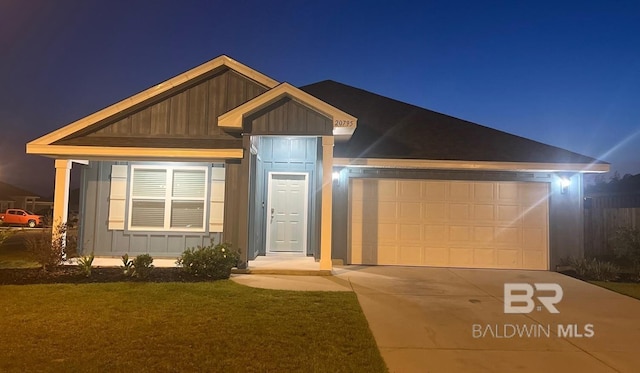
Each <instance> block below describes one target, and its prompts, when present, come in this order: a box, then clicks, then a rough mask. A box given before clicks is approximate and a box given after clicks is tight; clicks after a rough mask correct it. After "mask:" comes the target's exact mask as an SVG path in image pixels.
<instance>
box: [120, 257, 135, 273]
mask: <svg viewBox="0 0 640 373" xmlns="http://www.w3.org/2000/svg"><path fill="white" fill-rule="evenodd" d="M120 268H122V273H124V275H125V276H132V275H133V260H131V259H129V254H124V255H123V256H122V265H121V266H120Z"/></svg>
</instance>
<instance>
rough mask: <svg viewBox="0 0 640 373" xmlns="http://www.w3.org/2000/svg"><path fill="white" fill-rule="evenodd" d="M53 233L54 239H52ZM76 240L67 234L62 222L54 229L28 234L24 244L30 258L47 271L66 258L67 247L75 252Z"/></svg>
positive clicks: (65, 225)
mask: <svg viewBox="0 0 640 373" xmlns="http://www.w3.org/2000/svg"><path fill="white" fill-rule="evenodd" d="M54 233H55V237H56V239H55V240H53V235H54ZM65 237H66V238H67V239H66V244H65ZM76 242H77V240H76V238H75V236H74V235H67V224H64V223H63V224H59V225H58V226H56V227H55V228H54V229H43V230H42V231H40V232H39V233H37V234H34V235H29V237H28V238H27V239H26V246H27V251H28V252H29V255H30V256H31V258H32V259H33V260H34V261H35V262H37V263H38V264H40V265H41V266H42V270H44V271H47V270H49V269H52V268H55V267H57V266H59V265H60V264H62V262H64V261H65V260H66V256H67V255H66V251H67V250H68V249H71V251H72V252H74V253H75V252H76Z"/></svg>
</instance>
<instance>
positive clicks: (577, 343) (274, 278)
mask: <svg viewBox="0 0 640 373" xmlns="http://www.w3.org/2000/svg"><path fill="white" fill-rule="evenodd" d="M333 273H334V276H284V275H255V274H252V275H233V276H232V279H233V280H234V281H236V282H238V283H240V284H244V285H248V286H254V287H261V288H268V289H286V290H313V291H355V292H356V294H357V296H358V300H359V302H360V305H361V307H362V309H363V311H364V314H365V316H366V318H367V320H368V322H369V326H370V328H371V330H372V332H373V335H374V337H375V339H376V342H377V344H378V347H379V348H380V351H381V353H382V357H383V358H384V360H385V362H386V363H387V366H388V367H389V370H390V371H391V372H569V373H570V372H589V373H591V372H594V373H597V372H630V373H631V372H639V371H640V347H638V346H639V343H640V301H638V300H636V299H633V298H630V297H627V296H623V295H620V294H617V293H614V292H611V291H608V290H606V289H602V288H600V287H597V286H594V285H591V284H588V283H585V282H582V281H578V280H575V279H573V278H570V277H567V276H563V275H561V274H558V273H553V272H544V271H512V270H475V269H449V268H420V267H384V266H377V267H366V266H344V267H335V268H334V271H333ZM513 282H519V283H522V282H524V283H529V284H533V283H557V284H559V285H560V286H561V287H562V289H563V292H564V297H563V299H562V300H561V301H560V302H559V303H558V304H557V308H558V310H559V311H560V313H559V314H551V313H549V312H548V311H546V309H544V307H541V309H540V310H537V309H535V310H534V311H532V313H530V314H505V313H504V284H505V283H513ZM547 294H548V293H547ZM547 294H544V293H543V294H542V295H547ZM589 324H591V325H592V326H593V333H594V335H593V336H592V337H588V336H587V334H589V333H587V331H588V329H589V327H588V325H589ZM474 325H479V326H480V331H476V332H474ZM532 325H534V326H536V325H540V326H541V327H543V328H542V329H539V328H536V329H532V328H531V326H532ZM558 325H562V326H563V327H564V328H565V329H567V330H568V329H571V332H572V333H574V334H573V336H572V337H567V336H564V337H560V336H558ZM523 326H525V327H528V328H530V329H529V330H535V331H534V332H533V333H532V334H531V333H530V334H529V335H528V336H527V334H526V333H523V334H520V335H517V334H514V335H511V334H513V333H514V329H513V328H516V327H523ZM547 328H548V329H547ZM521 330H522V329H521ZM547 330H548V336H547V334H545V332H546V331H547ZM365 370H366V369H365Z"/></svg>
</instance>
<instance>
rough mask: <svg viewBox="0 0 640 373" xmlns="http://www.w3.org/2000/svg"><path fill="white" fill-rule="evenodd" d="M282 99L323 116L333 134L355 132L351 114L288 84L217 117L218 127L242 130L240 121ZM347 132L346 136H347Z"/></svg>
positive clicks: (356, 119)
mask: <svg viewBox="0 0 640 373" xmlns="http://www.w3.org/2000/svg"><path fill="white" fill-rule="evenodd" d="M283 97H289V98H291V99H293V100H296V101H298V102H299V103H301V104H302V105H304V106H307V107H309V108H311V109H313V110H315V111H318V112H320V113H321V114H323V115H324V116H326V117H328V118H330V119H331V120H332V122H333V126H334V132H335V131H336V130H340V133H341V134H342V135H347V136H350V135H351V134H353V131H355V129H356V126H357V122H358V118H356V117H354V116H353V115H351V114H348V113H345V112H344V111H342V110H340V109H338V108H336V107H334V106H331V105H329V104H328V103H326V102H324V101H322V100H320V99H319V98H317V97H315V96H312V95H310V94H308V93H307V92H304V91H302V90H300V89H298V88H296V87H294V86H292V85H291V84H289V83H281V84H280V85H278V86H277V87H275V88H273V89H271V90H269V91H266V92H265V93H263V94H261V95H260V96H258V97H256V98H254V99H253V100H250V101H247V102H245V103H244V104H242V105H240V106H238V107H237V108H235V109H233V110H231V111H228V112H226V113H224V114H222V115H220V116H219V117H218V126H219V127H223V128H228V129H236V130H239V131H240V130H242V120H243V119H244V118H245V117H246V116H249V115H251V114H253V113H255V112H256V111H258V110H260V109H262V108H263V107H265V106H268V105H270V104H272V103H274V102H276V101H278V100H280V99H282V98H283ZM342 123H350V124H351V125H349V126H342V125H339V126H337V124H342ZM347 132H348V134H347Z"/></svg>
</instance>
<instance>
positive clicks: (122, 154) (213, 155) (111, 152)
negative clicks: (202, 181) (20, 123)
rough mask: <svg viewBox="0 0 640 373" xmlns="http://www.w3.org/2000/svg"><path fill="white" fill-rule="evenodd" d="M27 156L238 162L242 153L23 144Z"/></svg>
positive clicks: (239, 151) (182, 149) (219, 150)
mask: <svg viewBox="0 0 640 373" xmlns="http://www.w3.org/2000/svg"><path fill="white" fill-rule="evenodd" d="M27 153H30V154H40V155H45V156H48V157H52V158H70V157H71V158H74V159H75V158H77V159H86V160H100V159H110V160H119V159H122V160H149V161H166V160H168V159H170V160H172V161H173V160H175V161H211V160H214V159H241V158H242V157H243V155H244V152H243V150H242V149H190V148H139V147H104V146H70V145H37V144H31V143H30V144H27Z"/></svg>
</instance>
